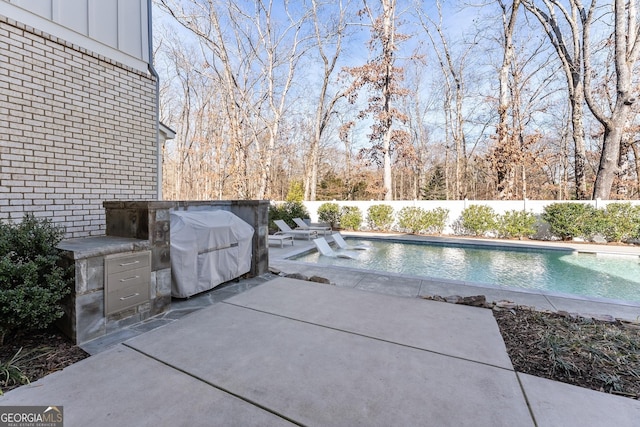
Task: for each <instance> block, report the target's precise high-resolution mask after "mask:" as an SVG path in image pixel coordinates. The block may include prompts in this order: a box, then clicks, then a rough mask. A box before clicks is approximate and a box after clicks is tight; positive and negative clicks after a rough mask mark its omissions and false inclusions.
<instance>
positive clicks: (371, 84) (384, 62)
mask: <svg viewBox="0 0 640 427" xmlns="http://www.w3.org/2000/svg"><path fill="white" fill-rule="evenodd" d="M369 3H370V2H368V1H367V0H364V9H362V10H361V11H360V15H361V16H364V17H367V18H368V19H369V21H370V24H371V39H370V41H369V48H370V49H371V50H372V51H375V50H377V53H378V54H377V55H376V56H375V57H374V58H373V59H371V60H370V61H369V62H368V63H367V64H365V65H363V66H360V67H349V68H347V69H346V70H347V72H348V73H349V74H350V75H351V77H352V78H353V82H352V85H351V87H350V88H349V89H348V90H347V96H348V99H349V101H350V102H351V103H355V102H356V100H357V97H358V94H359V92H360V91H363V90H368V91H369V94H370V95H369V98H368V100H367V107H366V108H365V109H364V110H363V111H362V112H361V113H360V115H359V118H361V119H362V118H364V117H366V116H368V115H371V116H372V117H373V119H374V124H373V126H372V132H371V134H370V139H371V141H372V142H373V147H372V149H371V150H369V152H370V153H371V154H372V155H373V156H374V157H377V156H378V155H380V156H381V157H382V159H381V160H380V163H382V170H383V179H382V181H383V188H384V200H393V182H392V181H393V176H392V173H391V150H392V145H393V143H399V142H402V141H403V140H406V139H407V133H406V131H404V130H400V129H395V128H394V127H393V124H394V122H396V121H400V122H405V121H406V120H407V117H406V115H405V114H403V113H401V112H400V111H399V110H398V109H397V108H396V107H395V104H394V102H395V101H396V99H397V98H398V97H401V96H406V95H407V90H406V89H404V88H402V87H401V86H400V82H401V81H402V77H403V69H402V68H400V67H397V66H396V65H395V63H396V55H397V51H398V43H400V42H402V41H403V40H406V39H407V36H405V35H402V34H398V33H397V32H396V27H397V16H396V0H380V5H379V6H380V9H381V10H380V11H379V14H377V13H376V10H374V9H373V8H372V7H371V6H370V4H369Z"/></svg>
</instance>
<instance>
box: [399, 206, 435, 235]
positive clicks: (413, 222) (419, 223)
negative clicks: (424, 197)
mask: <svg viewBox="0 0 640 427" xmlns="http://www.w3.org/2000/svg"><path fill="white" fill-rule="evenodd" d="M398 225H399V226H400V228H402V229H404V230H408V231H409V232H410V233H413V234H417V233H420V232H421V231H426V230H427V228H429V223H428V218H427V211H425V210H424V209H422V208H420V207H417V206H405V207H404V208H402V209H400V212H398Z"/></svg>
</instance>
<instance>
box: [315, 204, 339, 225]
mask: <svg viewBox="0 0 640 427" xmlns="http://www.w3.org/2000/svg"><path fill="white" fill-rule="evenodd" d="M318 220H319V221H320V222H324V223H327V224H329V225H330V226H331V228H336V227H337V226H338V225H340V206H338V204H337V203H332V202H327V203H323V204H321V205H320V206H319V207H318Z"/></svg>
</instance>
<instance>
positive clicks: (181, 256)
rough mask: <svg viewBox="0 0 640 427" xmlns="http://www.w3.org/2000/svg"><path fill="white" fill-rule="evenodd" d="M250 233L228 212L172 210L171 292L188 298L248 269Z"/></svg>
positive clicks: (250, 229) (249, 265)
mask: <svg viewBox="0 0 640 427" xmlns="http://www.w3.org/2000/svg"><path fill="white" fill-rule="evenodd" d="M253 232H254V230H253V227H252V226H250V225H249V224H247V223H246V222H244V221H243V220H242V219H240V218H238V217H237V216H235V215H234V214H232V213H231V212H227V211H219V210H218V211H175V212H171V274H172V276H173V280H172V281H171V283H172V284H171V295H172V296H174V297H178V298H187V297H190V296H191V295H195V294H197V293H200V292H203V291H206V290H209V289H212V288H214V287H216V286H217V285H219V284H221V283H224V282H227V281H229V280H232V279H235V278H236V277H239V276H241V275H243V274H245V273H247V272H248V271H249V270H251V241H252V238H253Z"/></svg>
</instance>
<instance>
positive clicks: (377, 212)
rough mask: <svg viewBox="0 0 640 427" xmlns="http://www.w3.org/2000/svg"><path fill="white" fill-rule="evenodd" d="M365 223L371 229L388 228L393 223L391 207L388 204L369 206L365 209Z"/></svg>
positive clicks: (383, 229) (382, 229)
mask: <svg viewBox="0 0 640 427" xmlns="http://www.w3.org/2000/svg"><path fill="white" fill-rule="evenodd" d="M367 225H368V226H369V228H370V229H371V230H381V231H388V230H390V229H391V226H392V225H393V208H392V207H391V206H389V205H371V206H369V209H367Z"/></svg>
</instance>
